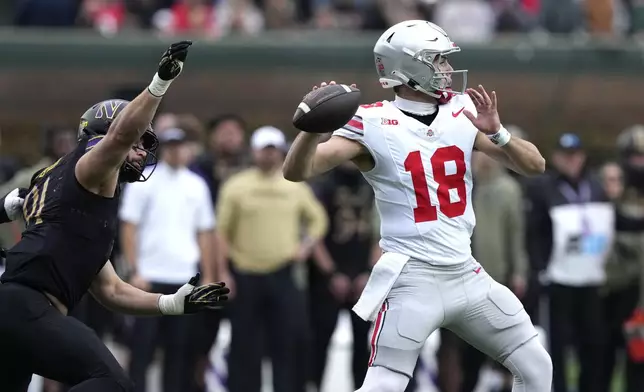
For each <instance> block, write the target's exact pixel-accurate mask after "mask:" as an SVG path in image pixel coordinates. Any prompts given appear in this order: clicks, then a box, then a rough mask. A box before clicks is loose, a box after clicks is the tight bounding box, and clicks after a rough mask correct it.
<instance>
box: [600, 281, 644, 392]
mask: <svg viewBox="0 0 644 392" xmlns="http://www.w3.org/2000/svg"><path fill="white" fill-rule="evenodd" d="M638 297H639V287H638V286H634V287H628V288H625V289H622V290H619V291H614V292H612V293H610V294H608V295H607V296H606V297H604V320H605V325H606V329H605V332H606V340H605V345H604V355H603V356H602V357H603V358H604V372H603V381H602V388H601V389H602V391H610V384H611V381H612V378H613V371H614V370H615V361H616V357H617V354H618V353H619V352H625V350H626V347H625V346H626V342H625V339H624V323H625V322H626V320H628V319H629V318H630V317H631V315H632V314H633V310H634V309H635V307H636V306H637V301H638ZM625 356H626V369H625V373H626V377H625V378H626V379H625V380H624V381H625V384H626V385H625V389H624V392H641V391H644V363H636V362H633V361H632V360H631V359H630V357H629V355H628V352H625Z"/></svg>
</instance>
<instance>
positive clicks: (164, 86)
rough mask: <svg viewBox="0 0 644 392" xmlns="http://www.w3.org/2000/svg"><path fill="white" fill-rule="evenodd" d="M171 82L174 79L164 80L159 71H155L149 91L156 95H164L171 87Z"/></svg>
mask: <svg viewBox="0 0 644 392" xmlns="http://www.w3.org/2000/svg"><path fill="white" fill-rule="evenodd" d="M170 83H172V80H163V79H161V78H160V77H159V74H158V73H155V74H154V77H153V78H152V82H150V85H149V86H148V91H149V92H150V94H152V95H154V96H155V97H162V96H163V95H164V94H165V92H166V91H167V90H168V87H170Z"/></svg>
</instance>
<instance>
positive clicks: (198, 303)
mask: <svg viewBox="0 0 644 392" xmlns="http://www.w3.org/2000/svg"><path fill="white" fill-rule="evenodd" d="M199 277H200V274H199V273H197V275H195V276H193V277H192V279H190V281H189V282H188V283H186V284H184V285H183V286H181V288H180V289H179V290H177V292H176V293H174V294H171V295H162V296H161V297H159V311H160V312H161V314H164V315H179V314H190V313H196V312H200V311H203V310H217V309H220V308H221V307H222V306H223V305H224V303H226V301H228V293H230V290H229V289H228V287H225V286H226V284H225V283H224V282H219V283H208V284H205V285H203V286H197V283H198V282H199Z"/></svg>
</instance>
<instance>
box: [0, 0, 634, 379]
mask: <svg viewBox="0 0 644 392" xmlns="http://www.w3.org/2000/svg"><path fill="white" fill-rule="evenodd" d="M643 10H644V1H642V0H12V1H4V2H0V24H4V25H7V26H12V25H13V26H18V27H46V28H57V27H61V28H69V27H76V28H78V29H81V28H85V29H86V31H91V29H95V30H97V31H99V32H100V33H102V34H103V35H109V36H111V35H113V34H116V33H119V32H127V31H132V30H134V31H136V30H138V29H145V30H150V31H153V32H157V33H158V34H160V35H188V36H192V37H202V38H212V39H220V38H223V37H225V36H228V35H248V36H252V35H261V33H262V32H263V31H265V30H281V29H284V30H290V29H297V28H309V29H327V30H332V29H341V30H354V31H357V30H383V29H385V28H386V27H388V26H390V25H392V24H395V23H397V22H399V21H402V20H407V19H427V20H432V21H433V22H435V23H437V24H439V25H441V26H443V27H444V28H445V30H446V31H447V32H448V33H449V34H450V35H451V37H452V39H453V40H454V41H457V42H459V43H460V42H465V43H467V42H487V41H490V40H492V39H493V38H494V37H495V36H497V35H498V34H499V33H508V32H509V33H572V34H574V33H579V34H582V35H583V34H585V33H591V34H597V35H602V36H609V37H610V36H628V35H630V34H637V33H638V31H640V29H641V28H642V27H644V13H643V12H642V11H643ZM369 55H370V54H366V55H365V56H369ZM495 55H496V54H495ZM613 60H614V61H618V60H615V59H614V58H611V61H613ZM369 72H371V70H369ZM602 75H603V74H602ZM595 81H596V79H592V83H594V82H595ZM253 88H257V87H256V86H253ZM583 91H586V90H583ZM589 91H595V90H589ZM117 95H118V94H117ZM104 98H108V97H104ZM110 98H123V99H132V98H133V96H113V97H110ZM510 99H511V98H510ZM510 99H508V100H510ZM88 104H90V102H88ZM548 107H550V106H548ZM78 109H79V114H80V113H81V112H82V110H83V109H85V108H78ZM535 110H537V109H535ZM539 110H544V109H543V108H541V109H539ZM571 110H572V109H571ZM215 111H216V109H215ZM501 115H502V116H503V113H501ZM545 116H546V113H545V112H544V117H545ZM590 116H591V117H592V114H591V115H590ZM548 118H549V117H548ZM42 120H46V119H42ZM39 121H40V119H39ZM546 122H547V121H546ZM248 123H253V124H256V123H257V119H254V118H242V117H240V116H239V115H237V114H235V113H230V114H221V113H220V115H219V116H217V117H216V118H213V119H207V118H197V117H196V116H194V115H193V114H192V113H171V112H162V113H159V114H158V115H157V117H156V118H155V121H154V124H153V125H154V128H155V130H156V132H157V133H158V135H159V139H160V142H161V150H160V152H159V153H160V155H161V163H160V164H159V167H158V168H157V172H156V173H155V174H154V175H153V176H152V177H151V179H150V181H148V182H146V183H142V184H133V185H128V186H127V187H126V189H125V193H124V196H123V199H122V208H121V211H120V217H121V220H122V226H121V232H120V241H118V242H117V244H118V246H116V247H115V250H114V254H113V257H112V259H111V260H112V262H113V263H114V265H115V268H116V270H117V272H118V273H119V274H120V275H121V276H122V277H123V278H125V279H127V280H129V281H130V282H131V283H132V284H135V285H137V286H138V287H141V288H143V289H150V290H155V291H159V292H168V293H171V292H174V291H175V290H176V288H177V287H178V286H180V285H181V284H182V283H183V282H185V278H186V277H189V276H191V275H192V274H193V273H194V272H195V270H197V269H199V270H200V271H201V273H202V279H203V280H205V281H208V280H225V281H226V282H227V283H228V285H229V286H230V287H231V290H232V291H233V295H232V301H231V303H230V306H229V307H227V308H226V309H225V310H224V311H222V312H216V313H211V314H208V315H204V316H203V317H202V316H194V317H188V318H186V319H185V320H177V319H172V318H166V319H163V320H162V319H155V318H133V317H124V316H121V315H116V314H113V313H111V312H109V311H107V310H105V309H103V308H102V307H100V305H98V304H97V303H96V302H95V301H94V300H93V299H92V298H91V297H89V296H87V298H85V300H84V301H83V302H82V304H81V305H80V306H79V307H78V308H77V309H75V310H74V312H73V314H72V315H73V316H74V317H77V318H79V319H80V320H82V321H83V322H85V323H86V324H87V325H88V326H90V327H91V328H93V329H94V330H96V332H97V333H98V334H99V336H101V337H103V338H105V339H107V340H109V341H110V342H111V345H110V347H111V348H116V349H117V350H119V351H120V352H122V353H124V355H119V356H118V358H119V359H120V360H122V362H123V365H124V367H125V368H126V369H127V370H128V371H129V373H130V376H131V377H132V379H133V380H134V381H135V382H136V383H137V388H138V389H137V391H139V392H146V389H147V392H161V391H164V392H203V391H206V390H210V391H217V392H218V391H224V390H229V391H230V392H259V391H260V385H263V386H264V387H265V386H266V384H271V383H272V385H273V389H272V390H273V391H274V392H295V391H297V392H304V391H307V392H311V391H316V390H320V391H324V392H326V391H329V392H330V391H333V392H350V391H353V390H354V389H353V385H350V384H352V383H353V384H355V387H356V388H357V387H359V386H360V383H361V381H362V378H363V376H364V374H365V372H366V367H367V363H368V359H369V355H370V341H369V338H370V328H371V326H370V325H368V324H367V323H366V322H364V321H362V320H360V319H358V318H357V317H355V316H353V315H352V314H351V313H349V312H348V311H347V310H348V309H350V308H351V306H352V304H353V303H355V300H356V299H357V297H358V296H359V295H360V293H361V291H362V289H363V288H364V285H365V283H366V281H367V279H368V277H369V272H370V268H371V266H372V265H373V263H375V262H376V260H377V259H378V257H379V255H380V249H379V247H378V239H379V238H378V237H379V221H378V216H377V211H376V210H375V208H374V201H373V193H372V191H371V189H370V187H369V185H368V184H367V183H366V182H365V181H364V179H363V178H362V176H361V174H360V173H359V172H358V171H357V169H356V168H355V167H353V166H352V165H344V166H342V167H339V168H337V169H335V170H333V171H331V172H330V173H328V174H326V175H324V176H322V177H321V178H318V179H315V180H314V181H311V183H310V184H306V185H304V184H293V183H288V182H286V180H284V179H283V178H282V177H281V172H280V170H279V169H280V167H281V161H282V159H283V157H284V154H285V152H286V151H287V149H288V143H289V141H288V140H287V138H286V137H285V135H284V133H283V132H282V131H281V130H279V129H277V128H274V127H272V126H271V124H266V126H264V127H261V128H258V129H255V128H250V127H249V126H248V125H247V124H248ZM532 125H533V126H534V124H532ZM506 127H507V128H508V129H509V130H511V132H512V133H513V134H515V135H520V136H522V137H526V138H527V139H528V140H530V136H531V135H527V134H525V133H524V132H523V131H522V129H521V127H520V126H510V125H507V124H506ZM3 131H4V132H10V131H9V130H8V129H7V128H5V129H4V130H3ZM568 131H570V132H568V133H562V134H561V135H559V137H557V138H556V143H553V144H552V145H538V147H539V148H541V149H542V151H547V154H546V160H547V161H548V163H549V171H548V173H547V174H545V175H544V176H541V177H539V178H535V179H525V178H520V177H518V176H516V175H514V174H513V173H511V172H508V171H507V170H505V169H503V168H502V167H500V166H499V165H498V164H497V163H496V162H494V161H492V160H490V159H488V158H486V157H485V156H482V155H476V154H475V157H474V160H473V173H474V180H475V190H474V195H473V203H474V204H475V206H474V208H475V211H476V216H477V229H476V230H475V232H474V236H473V238H472V247H473V253H474V256H475V257H476V258H477V260H478V261H479V262H480V263H481V264H482V265H483V267H484V268H485V269H486V270H487V271H488V273H490V275H492V276H493V277H494V278H495V279H497V280H498V281H499V282H501V283H503V284H505V285H507V286H508V287H509V288H510V289H512V290H513V292H514V293H515V294H516V295H517V296H518V297H519V298H520V299H521V300H522V301H523V303H524V306H525V308H526V310H527V311H528V313H529V314H530V316H531V317H532V321H533V322H534V323H535V325H537V326H539V327H540V328H541V329H540V330H541V338H542V340H543V341H544V344H546V345H547V347H548V349H549V351H550V353H551V355H552V356H553V362H554V367H555V385H554V391H555V392H566V390H567V389H566V384H568V386H569V388H570V389H568V390H576V391H578V392H607V391H614V392H622V391H623V392H636V391H637V392H641V391H644V380H643V378H644V368H643V367H644V341H642V340H640V341H638V340H637V338H638V337H639V336H644V312H641V313H637V312H635V310H636V309H638V308H640V309H644V298H643V297H644V296H643V295H642V294H641V293H640V286H641V285H642V284H644V279H643V278H642V277H644V267H643V265H644V263H643V262H642V260H644V240H643V236H642V233H644V224H643V222H644V180H643V179H644V170H643V168H644V127H643V126H633V127H632V128H630V129H628V130H625V133H624V135H625V136H624V137H622V138H621V139H620V143H621V144H620V145H619V146H617V145H614V143H613V140H614V139H615V138H614V137H613V135H611V136H610V138H609V137H606V136H605V135H603V134H602V138H604V137H605V138H606V140H610V144H608V142H607V144H606V145H604V146H602V151H601V153H602V154H603V156H607V157H612V158H613V159H614V160H613V161H610V160H609V161H603V162H600V161H598V159H597V157H596V156H593V154H588V155H587V150H586V146H585V144H584V136H585V135H584V129H570V130H568ZM576 132H578V133H576ZM285 133H286V134H292V132H290V131H287V132H285ZM76 139H77V124H68V126H67V127H65V126H63V127H56V128H47V129H45V130H44V131H43V143H42V145H43V149H42V156H41V158H40V160H38V161H37V162H35V163H32V164H29V165H26V164H24V163H23V162H21V161H20V160H18V159H14V158H13V157H11V156H6V155H0V184H1V185H0V194H5V193H7V192H9V191H11V190H12V189H14V188H16V187H26V186H28V184H29V181H30V179H31V176H32V175H33V173H34V172H35V171H36V170H38V169H41V168H43V167H46V166H48V165H51V164H52V163H53V162H55V161H56V160H57V159H58V158H59V157H61V156H62V155H64V154H66V153H67V152H68V151H70V150H71V149H72V148H73V147H74V145H75V143H76ZM602 140H603V139H602ZM589 144H590V143H589ZM590 163H592V166H591V165H590ZM553 189H556V192H555V191H554V190H553ZM554 193H557V195H559V193H561V195H559V196H558V197H559V199H561V200H559V199H557V200H555V199H556V198H555V199H553V197H552V195H553V194H554ZM562 195H563V196H562ZM562 198H563V199H562ZM593 203H604V204H608V205H610V206H611V207H613V206H615V209H616V211H618V212H617V217H616V218H615V219H612V218H611V219H609V218H608V215H602V214H603V213H604V212H602V213H601V214H599V213H595V210H592V209H590V210H588V209H587V208H586V206H587V205H590V204H593ZM561 204H567V205H571V206H574V207H575V208H572V209H570V210H567V212H566V213H565V214H572V215H565V214H564V218H563V219H562V221H563V223H561V222H560V221H558V220H557V219H558V218H557V217H556V216H555V215H553V214H552V211H553V210H555V209H556V207H558V206H560V205H561ZM593 205H594V204H593ZM576 207H579V208H576ZM589 208H590V207H589ZM593 208H594V207H593ZM589 211H590V212H589ZM571 217H572V218H571ZM604 217H607V218H606V219H604ZM587 220H590V221H593V222H594V223H592V225H599V226H601V229H600V230H599V231H600V232H601V234H602V236H599V237H597V236H590V235H588V236H587V235H586V229H585V228H584V229H583V230H580V231H579V232H580V233H581V234H582V235H579V236H576V233H572V234H575V235H572V234H571V235H570V238H564V239H562V238H561V237H560V236H561V233H562V229H563V230H564V231H566V230H568V226H566V224H571V223H570V222H573V223H575V222H576V223H579V224H580V225H581V226H584V227H585V225H586V224H587V223H588V222H587ZM560 224H563V226H561V227H560V226H558V225H560ZM573 226H574V225H573ZM21 230H22V226H21V224H19V223H14V224H10V225H4V226H2V227H0V245H1V246H3V247H9V246H11V245H12V244H13V243H15V242H16V241H17V239H18V238H19V236H20V232H21ZM571 230H573V231H574V230H576V229H571ZM577 234H578V233H577ZM613 240H614V241H613ZM613 242H614V245H612V246H607V244H612V243H613ZM564 250H565V251H566V252H571V253H575V254H577V253H578V254H580V255H583V257H584V258H585V259H584V260H587V261H589V262H590V263H591V264H592V265H593V266H595V267H593V268H589V267H587V266H584V267H583V268H580V267H575V266H574V263H575V262H576V261H575V260H577V259H575V258H573V259H575V260H573V261H572V263H573V264H571V265H572V267H571V268H567V267H565V268H563V270H565V271H567V272H566V274H563V275H564V276H563V277H562V275H561V274H560V273H559V272H561V270H562V269H561V268H560V269H559V270H557V268H556V266H559V267H561V264H560V263H552V261H553V260H554V259H555V258H556V256H557V255H558V254H559V253H561V252H563V251H564ZM559 256H561V255H559ZM575 257H576V256H575ZM580 257H581V256H580ZM559 261H560V262H565V261H566V257H564V256H561V257H560V258H559ZM568 266H570V265H568ZM558 271H559V272H558ZM553 304H555V305H556V306H553ZM339 320H340V323H341V324H342V323H344V324H342V325H343V326H344V330H345V332H347V333H348V334H350V335H352V336H353V337H352V339H350V342H352V343H350V344H349V345H347V347H349V350H350V351H351V356H350V357H352V359H350V360H349V361H348V362H342V363H341V365H338V363H337V362H336V363H329V366H326V365H327V354H328V355H329V356H331V357H333V355H334V354H333V351H334V348H333V346H334V343H333V341H334V339H335V338H334V334H337V329H336V325H338V322H339ZM343 320H344V321H343ZM625 326H629V328H630V329H629V328H625ZM222 331H223V332H222ZM628 331H630V332H629V333H630V335H628V334H627V333H626V332H628ZM220 332H222V333H220ZM218 335H219V338H217V336H218ZM222 336H224V338H222ZM437 336H440V344H439V343H437V342H438V341H437V340H432V342H433V343H430V342H428V346H432V345H434V346H432V349H431V350H430V353H429V358H430V359H427V357H424V358H423V360H422V361H421V362H420V363H419V366H418V371H417V374H418V376H417V378H416V379H415V380H413V381H412V383H411V384H410V386H409V388H408V390H409V391H414V390H416V391H419V392H420V391H423V392H429V391H437V390H440V391H442V392H472V391H475V390H476V391H477V392H478V391H481V392H497V391H500V392H502V391H509V390H510V389H509V385H510V384H509V383H510V381H511V379H510V378H508V377H507V374H506V373H504V372H503V371H502V370H500V369H498V368H495V367H494V366H489V363H486V362H487V360H486V358H485V356H482V355H480V354H478V353H477V352H476V350H473V349H472V348H471V347H468V346H467V345H466V344H465V343H463V342H462V341H460V340H459V338H458V337H455V336H453V335H452V334H450V333H449V332H447V331H440V333H439V334H437V335H434V338H436V337H437ZM222 342H223V344H222ZM629 342H635V343H638V342H639V343H638V344H640V346H637V344H629ZM224 344H225V346H224ZM638 347H639V348H638ZM157 348H161V352H163V353H164V355H163V356H162V357H157V356H156V355H155V353H156V349H157ZM213 352H218V353H221V354H222V355H221V357H219V356H214V355H213ZM570 354H576V355H570ZM161 358H162V359H161ZM213 358H214V359H213ZM262 358H270V359H271V362H272V377H270V378H269V379H264V380H263V381H262V375H266V372H265V371H263V369H264V368H263V367H262ZM329 358H330V357H329ZM333 358H334V360H335V359H337V358H336V357H333ZM432 358H433V359H435V362H436V363H435V365H436V366H435V368H434V367H433V365H432V364H431V363H432ZM152 364H154V366H156V367H157V368H158V367H161V377H159V380H158V381H157V382H156V383H154V384H151V383H146V380H149V377H147V378H146V375H147V374H148V371H149V369H150V366H151V365H152ZM338 366H345V367H347V368H349V369H345V370H346V371H347V372H350V373H351V374H352V377H350V378H351V380H349V381H348V383H349V385H346V384H343V386H342V387H338V386H337V384H334V380H336V379H338V377H339V376H338V375H334V374H329V371H328V370H327V369H328V368H329V367H331V368H332V369H334V371H336V370H337V368H338ZM481 368H484V369H486V371H484V372H480V369H481ZM428 369H429V370H428ZM490 369H492V370H490ZM486 372H487V373H486ZM490 373H491V374H493V375H495V376H496V377H492V380H493V381H492V382H490V383H487V384H486V383H485V382H484V380H482V379H479V375H481V376H483V375H484V374H490ZM613 376H614V377H613ZM1 382H2V380H0V390H2V385H1ZM206 384H208V385H209V387H207V386H206ZM323 384H325V385H324V386H323V387H322V388H320V387H321V385H323ZM477 384H478V388H482V389H475V388H476V386H477ZM484 384H485V386H484V387H483V385H484ZM611 385H612V389H611ZM34 388H37V389H33V388H32V390H30V392H62V391H64V388H63V387H62V386H59V385H56V384H54V383H51V382H45V383H44V386H43V388H44V390H43V389H40V386H38V387H34ZM343 388H344V389H343ZM573 388H576V389H573ZM267 390H270V388H269V389H266V388H264V389H263V391H267Z"/></svg>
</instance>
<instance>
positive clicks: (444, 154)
mask: <svg viewBox="0 0 644 392" xmlns="http://www.w3.org/2000/svg"><path fill="white" fill-rule="evenodd" d="M449 161H454V162H455V163H456V173H454V174H447V172H446V171H445V163H446V162H449ZM429 162H430V163H431V166H432V173H433V177H434V180H435V181H436V182H437V183H438V190H437V192H436V193H437V196H438V208H440V211H441V212H442V213H443V214H445V216H447V217H448V218H455V217H457V216H461V215H463V214H464V213H465V208H466V207H467V195H466V187H465V154H464V153H463V150H461V149H460V148H458V147H456V146H449V147H441V148H439V149H437V150H436V152H434V154H433V155H432V157H431V158H430V160H429ZM405 170H406V171H408V172H410V173H411V181H412V183H413V184H414V193H415V194H416V208H414V220H415V221H416V223H421V222H430V221H435V220H437V219H438V212H437V211H436V207H435V206H433V205H432V203H431V199H430V198H429V188H428V187H427V177H426V174H425V167H424V166H423V161H422V159H421V156H420V151H413V152H411V153H409V155H407V159H405ZM450 189H456V193H457V194H458V199H459V200H458V201H456V202H452V201H451V200H450V197H449V190H450Z"/></svg>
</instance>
